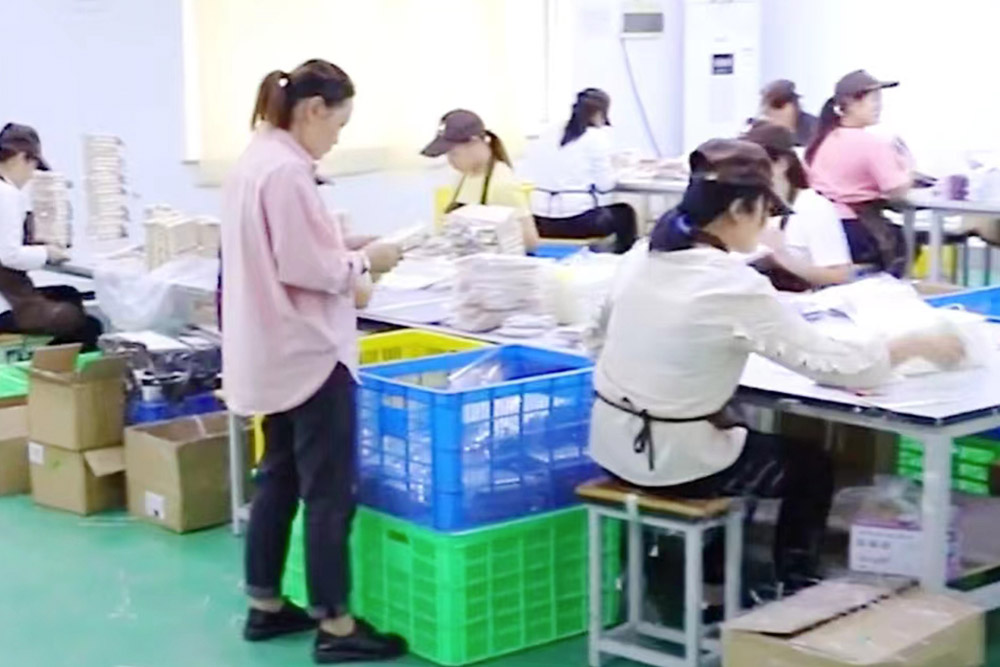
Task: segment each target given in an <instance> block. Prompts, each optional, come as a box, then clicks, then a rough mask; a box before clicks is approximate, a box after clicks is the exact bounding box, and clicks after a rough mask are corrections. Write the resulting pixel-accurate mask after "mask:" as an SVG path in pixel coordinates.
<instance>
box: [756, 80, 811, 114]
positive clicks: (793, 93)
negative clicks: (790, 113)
mask: <svg viewBox="0 0 1000 667" xmlns="http://www.w3.org/2000/svg"><path fill="white" fill-rule="evenodd" d="M801 97H802V96H801V95H799V93H798V91H797V90H795V82H794V81H789V80H788V79H778V80H777V81H772V82H771V83H769V84H767V85H766V86H764V89H763V90H761V91H760V99H761V102H762V103H763V104H765V105H767V106H769V107H772V108H775V109H777V108H779V107H783V106H785V105H786V104H788V103H789V102H797V101H798V100H799V98H801Z"/></svg>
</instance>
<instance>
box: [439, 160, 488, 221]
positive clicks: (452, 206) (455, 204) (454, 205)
mask: <svg viewBox="0 0 1000 667" xmlns="http://www.w3.org/2000/svg"><path fill="white" fill-rule="evenodd" d="M496 163H497V161H496V158H493V157H491V158H490V162H489V164H488V165H487V166H486V176H485V177H484V178H483V192H482V194H480V196H479V203H480V204H481V205H483V206H486V198H487V196H488V195H489V193H490V180H491V179H492V178H493V167H495V166H496ZM463 185H465V176H464V175H463V176H462V180H460V181H459V182H458V187H457V188H455V194H454V195H452V198H451V203H449V204H448V205H447V206H446V207H445V209H444V212H445V213H446V214H447V213H453V212H455V211H457V210H458V209H460V208H462V207H463V206H465V204H462V203H461V202H459V201H458V195H459V194H461V192H462V186H463Z"/></svg>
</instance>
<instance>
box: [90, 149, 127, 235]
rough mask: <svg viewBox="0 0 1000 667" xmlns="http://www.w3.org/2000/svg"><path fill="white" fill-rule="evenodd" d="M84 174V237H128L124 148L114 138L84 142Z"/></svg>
mask: <svg viewBox="0 0 1000 667" xmlns="http://www.w3.org/2000/svg"><path fill="white" fill-rule="evenodd" d="M83 159H84V169H85V170H86V192H87V210H88V213H89V215H88V219H87V236H88V237H90V238H92V239H96V240H107V239H118V238H122V237H124V236H126V235H127V232H128V222H129V207H128V185H127V179H126V176H125V146H124V144H123V143H122V140H121V139H119V138H118V137H114V136H104V135H86V136H84V138H83Z"/></svg>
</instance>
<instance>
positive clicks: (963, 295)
mask: <svg viewBox="0 0 1000 667" xmlns="http://www.w3.org/2000/svg"><path fill="white" fill-rule="evenodd" d="M927 303H929V304H931V305H932V306H934V307H935V308H957V309H960V310H967V311H969V312H973V313H979V314H981V315H985V316H986V317H987V319H989V320H990V321H991V322H1000V287H984V288H982V289H974V290H968V291H966V292H956V293H955V294H944V295H942V296H935V297H931V298H929V299H927Z"/></svg>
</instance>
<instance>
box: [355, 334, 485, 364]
mask: <svg viewBox="0 0 1000 667" xmlns="http://www.w3.org/2000/svg"><path fill="white" fill-rule="evenodd" d="M488 346H489V343H485V342H483V341H478V340H470V339H468V338H459V337H458V336H449V335H447V334H441V333H434V332H432V331H421V330H419V329H404V330H402V331H391V332H389V333H383V334H374V335H371V336H365V337H364V338H362V339H361V341H360V348H361V365H362V366H367V365H369V364H382V363H386V362H389V361H402V360H404V359H420V358H422V357H433V356H437V355H439V354H449V353H451V352H465V351H467V350H478V349H479V348H481V347H488Z"/></svg>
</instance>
